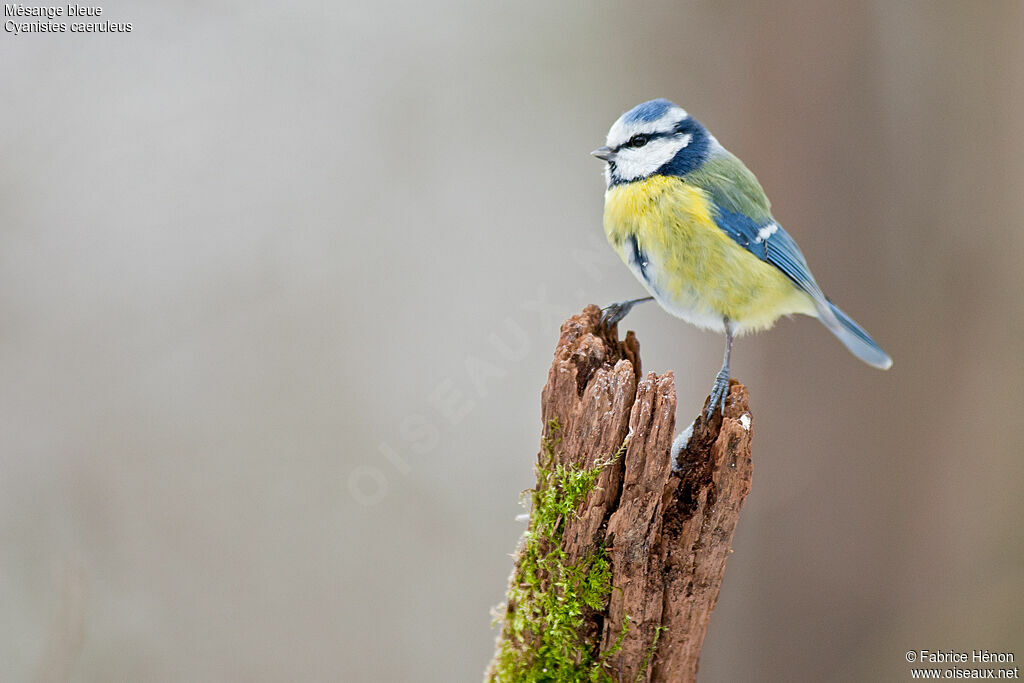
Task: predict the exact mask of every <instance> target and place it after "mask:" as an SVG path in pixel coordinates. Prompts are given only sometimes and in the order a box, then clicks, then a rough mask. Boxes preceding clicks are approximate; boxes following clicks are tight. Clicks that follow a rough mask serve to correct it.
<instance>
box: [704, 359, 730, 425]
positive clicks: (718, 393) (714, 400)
mask: <svg viewBox="0 0 1024 683" xmlns="http://www.w3.org/2000/svg"><path fill="white" fill-rule="evenodd" d="M728 395H729V373H728V372H725V371H723V372H720V373H718V376H717V377H715V385H714V386H713V387H712V388H711V397H710V398H709V399H708V409H707V412H706V413H705V415H704V419H705V420H706V421H708V422H710V421H711V417H712V416H713V415H714V414H715V408H721V410H722V417H725V398H726V396H728Z"/></svg>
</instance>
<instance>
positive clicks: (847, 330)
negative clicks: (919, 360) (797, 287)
mask: <svg viewBox="0 0 1024 683" xmlns="http://www.w3.org/2000/svg"><path fill="white" fill-rule="evenodd" d="M824 303H825V305H826V306H827V308H826V307H825V306H819V308H818V318H819V319H820V320H821V322H822V323H824V325H825V327H827V328H828V329H829V331H830V332H831V333H832V334H834V335H835V336H837V337H838V338H839V341H841V342H843V344H844V345H845V346H846V348H848V349H850V353H852V354H853V355H855V356H857V358H860V359H861V360H862V361H864V362H865V363H867V364H868V365H873V366H875V367H876V368H881V369H882V370H888V369H889V367H890V366H892V358H889V354H887V353H886V352H885V351H883V350H882V347H880V346H879V345H878V344H876V343H875V340H874V339H872V338H871V335H869V334H868V333H867V332H865V331H864V328H863V327H861V326H860V325H858V324H857V323H855V322H854V321H853V319H852V318H851V317H850V316H848V315H846V314H845V313H843V312H842V311H841V310H839V308H838V307H837V306H836V305H835V304H834V303H832V302H831V301H829V300H828V299H826V300H825V302H824Z"/></svg>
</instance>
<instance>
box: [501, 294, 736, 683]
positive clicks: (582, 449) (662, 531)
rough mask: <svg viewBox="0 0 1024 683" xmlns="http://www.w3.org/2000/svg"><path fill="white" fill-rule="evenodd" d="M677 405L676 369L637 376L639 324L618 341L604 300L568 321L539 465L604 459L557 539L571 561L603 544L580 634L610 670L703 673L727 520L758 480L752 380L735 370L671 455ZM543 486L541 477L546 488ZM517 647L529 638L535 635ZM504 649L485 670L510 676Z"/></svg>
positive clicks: (647, 677)
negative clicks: (598, 601) (601, 586)
mask: <svg viewBox="0 0 1024 683" xmlns="http://www.w3.org/2000/svg"><path fill="white" fill-rule="evenodd" d="M675 411H676V395H675V382H674V378H673V375H672V373H671V372H668V373H665V374H661V375H659V374H655V373H648V375H647V376H646V377H644V378H641V374H640V353H639V344H638V343H637V340H636V337H635V336H634V335H633V333H632V332H629V333H628V334H627V335H626V338H625V339H624V340H621V341H620V340H619V339H618V333H617V330H616V329H615V327H614V326H613V327H612V328H611V329H606V328H605V327H603V326H602V325H601V313H600V310H599V309H598V308H597V307H596V306H588V307H587V308H585V309H584V310H583V311H582V312H581V313H580V314H578V315H575V316H573V317H572V318H570V319H569V320H567V321H565V322H564V323H563V324H562V328H561V337H560V339H559V341H558V346H557V348H556V350H555V358H554V363H553V364H552V366H551V369H550V370H549V372H548V379H547V384H546V385H545V387H544V390H543V393H542V398H541V414H542V416H543V421H544V422H543V423H544V435H543V438H544V442H543V443H545V444H548V443H551V440H552V439H557V447H556V448H554V449H553V450H550V449H549V450H546V449H545V448H543V447H542V450H541V456H540V459H539V460H538V472H540V471H541V469H540V468H541V467H542V466H544V462H543V458H544V457H545V453H546V452H547V453H548V454H549V455H548V456H547V457H548V458H549V459H550V457H551V455H550V454H551V453H553V456H554V459H555V461H556V462H557V464H561V465H564V466H566V467H572V468H594V467H596V466H601V465H602V463H607V464H605V465H604V467H603V469H601V471H600V474H599V476H598V478H597V482H596V485H595V486H594V488H593V489H592V490H591V491H590V492H589V494H587V496H586V498H585V500H584V501H583V502H582V504H580V505H579V507H578V509H577V510H576V514H575V515H569V516H567V519H566V520H565V521H564V533H562V534H561V536H560V538H559V539H558V541H557V544H558V545H560V547H561V550H562V551H564V553H565V561H566V562H567V563H572V562H574V561H576V560H578V559H580V558H586V557H588V556H590V555H592V554H593V553H595V552H601V553H605V555H604V556H605V557H607V559H608V560H610V567H611V586H612V588H611V591H610V594H609V596H608V598H607V600H606V604H605V606H604V608H603V609H590V610H587V611H586V613H585V614H584V615H583V617H582V620H581V623H580V625H579V628H578V633H579V635H580V641H579V642H581V643H584V644H586V645H585V646H584V647H591V648H593V650H592V651H591V652H589V653H587V654H588V655H589V656H590V657H596V658H597V661H599V662H601V664H600V666H601V668H602V670H603V672H604V674H605V675H606V676H607V679H608V680H612V681H656V682H661V681H665V682H667V681H672V682H678V681H693V680H695V679H696V675H697V664H698V660H699V657H700V650H701V645H702V644H703V642H704V635H705V633H706V632H707V626H708V622H709V620H710V618H711V612H712V610H713V609H714V607H715V603H716V601H717V599H718V593H719V588H720V586H721V583H722V577H723V576H724V574H725V563H726V559H727V558H728V555H729V553H730V552H731V548H730V546H731V543H732V537H733V532H734V531H735V529H736V523H737V520H738V518H739V512H740V508H741V507H742V505H743V501H744V499H745V498H746V495H747V493H748V492H749V490H750V482H751V472H752V465H751V435H752V431H751V420H752V417H751V414H750V412H749V409H748V405H747V391H746V388H745V387H744V386H743V385H742V384H740V383H739V382H737V381H735V380H733V381H732V383H731V386H730V391H729V396H728V398H727V400H726V408H725V415H724V417H722V416H721V415H720V414H718V413H716V414H715V416H714V417H713V418H712V420H711V421H710V422H707V421H705V420H704V418H703V417H698V418H697V419H696V420H695V422H694V423H693V425H692V435H691V437H690V439H689V442H688V444H687V445H686V447H685V448H682V449H681V450H680V452H679V453H678V456H677V458H676V461H675V463H673V462H672V444H673V434H674V427H675ZM701 414H702V415H703V411H701ZM553 430H557V432H558V433H557V435H556V434H553V433H552V431H553ZM617 453H618V457H614V456H615V455H616V454H617ZM609 460H610V462H609ZM547 464H548V465H550V464H551V463H547ZM545 485H547V484H545V482H544V481H541V479H540V477H539V478H538V487H543V486H545ZM531 528H532V523H531ZM521 563H522V549H521V550H520V554H519V555H518V556H517V560H516V567H515V569H514V570H513V573H512V577H511V582H512V584H511V586H510V596H512V595H513V593H512V592H511V588H512V587H514V586H516V585H518V582H520V581H521V580H522V577H521V576H520V573H521V569H522V567H521ZM566 590H569V589H566ZM516 609H517V605H516V604H515V602H514V601H513V600H510V601H509V603H508V604H507V605H505V606H504V611H503V612H502V613H500V614H499V619H501V620H502V621H503V622H504V623H505V624H506V626H505V628H504V629H503V633H502V635H501V636H499V641H498V644H499V651H500V649H501V647H502V639H503V638H508V637H510V636H509V628H508V624H509V623H511V619H512V617H513V616H514V615H515V611H516ZM626 620H628V624H627V625H626V627H625V628H624V623H625V622H626ZM538 628H543V626H538ZM520 646H521V647H528V646H529V641H526V644H525V645H523V644H522V643H520ZM602 653H603V654H602ZM582 657H584V655H583V654H581V655H580V658H582ZM498 662H499V659H498V656H497V655H496V658H495V662H494V663H492V665H491V669H490V670H489V671H488V680H504V679H503V678H502V677H501V676H500V675H498V672H497V669H496V667H497V666H498V665H499V664H498Z"/></svg>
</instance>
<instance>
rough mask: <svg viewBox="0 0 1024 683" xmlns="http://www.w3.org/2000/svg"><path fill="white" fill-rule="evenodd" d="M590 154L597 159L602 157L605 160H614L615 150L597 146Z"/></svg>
mask: <svg viewBox="0 0 1024 683" xmlns="http://www.w3.org/2000/svg"><path fill="white" fill-rule="evenodd" d="M591 154H593V155H594V156H595V157H597V158H598V159H603V160H605V161H615V150H613V149H612V148H611V147H598V148H597V149H595V150H594V151H593V152H591Z"/></svg>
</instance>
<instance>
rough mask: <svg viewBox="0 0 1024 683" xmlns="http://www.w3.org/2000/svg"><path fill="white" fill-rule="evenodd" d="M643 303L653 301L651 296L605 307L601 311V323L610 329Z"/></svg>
mask: <svg viewBox="0 0 1024 683" xmlns="http://www.w3.org/2000/svg"><path fill="white" fill-rule="evenodd" d="M645 301H654V297H653V296H645V297H643V298H642V299H632V300H630V301H620V302H618V303H617V304H612V305H610V306H605V307H604V308H602V309H601V323H602V324H603V325H604V326H605V327H611V326H612V325H614V324H615V323H617V322H619V321H620V320H622V319H623V318H625V317H626V316H627V315H628V314H629V312H630V310H632V308H633V307H634V306H636V305H637V304H642V303H644V302H645Z"/></svg>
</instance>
